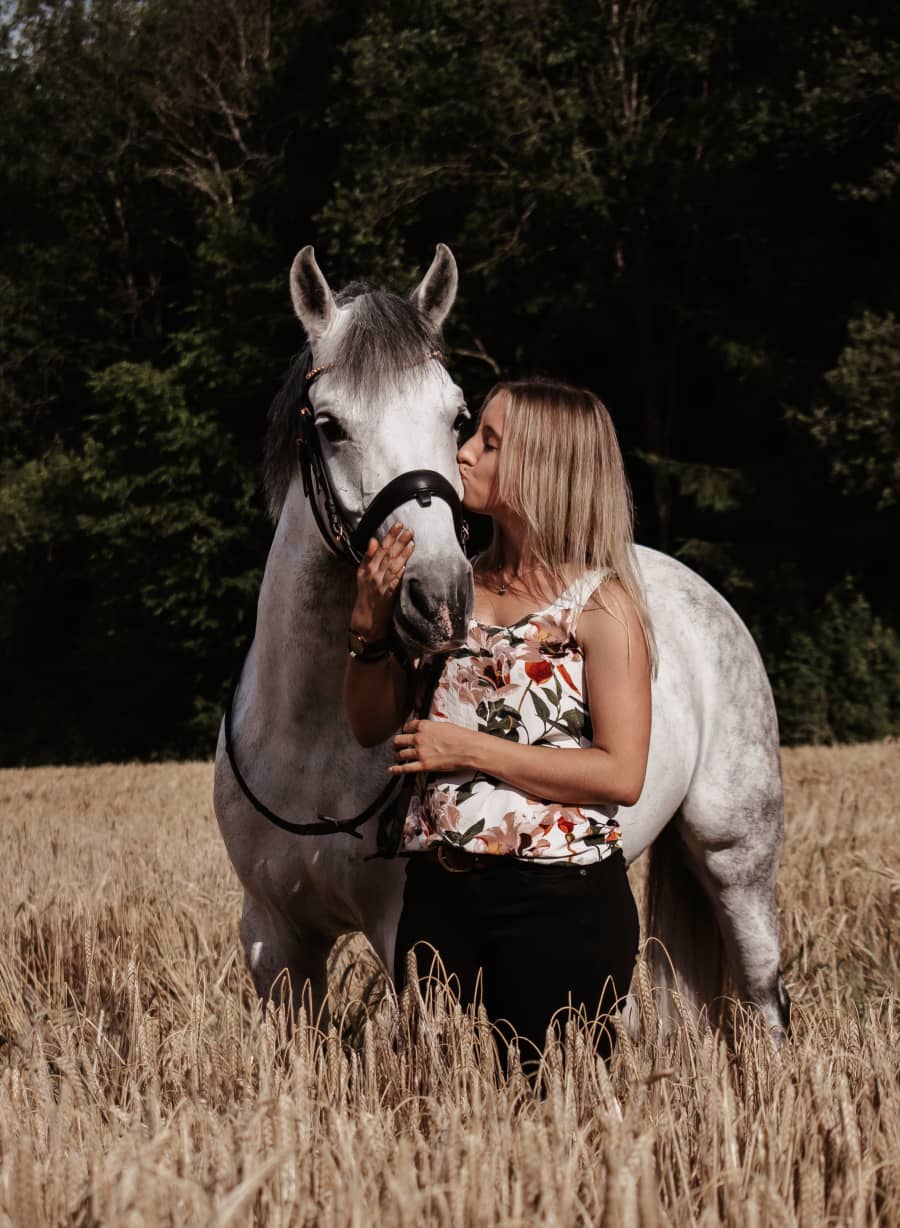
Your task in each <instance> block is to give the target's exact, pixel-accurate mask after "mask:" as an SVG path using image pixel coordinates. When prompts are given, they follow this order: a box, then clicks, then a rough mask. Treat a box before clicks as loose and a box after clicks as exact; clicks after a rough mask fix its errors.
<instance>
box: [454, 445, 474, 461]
mask: <svg viewBox="0 0 900 1228" xmlns="http://www.w3.org/2000/svg"><path fill="white" fill-rule="evenodd" d="M471 446H472V440H471V439H467V440H466V442H465V443H464V444H463V446H462V447H461V448H460V449H459V450H458V451H457V453H456V463H457V465H474V464H475V457H474V456H473V455H472V452H471V450H470V449H471Z"/></svg>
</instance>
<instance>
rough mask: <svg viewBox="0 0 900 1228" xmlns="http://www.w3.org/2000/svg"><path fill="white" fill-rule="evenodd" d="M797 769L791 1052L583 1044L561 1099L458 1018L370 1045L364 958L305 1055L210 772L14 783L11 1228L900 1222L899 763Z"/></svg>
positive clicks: (792, 755) (572, 1052)
mask: <svg viewBox="0 0 900 1228" xmlns="http://www.w3.org/2000/svg"><path fill="white" fill-rule="evenodd" d="M784 762H785V777H786V784H787V797H788V838H787V849H786V856H785V862H784V868H783V873H782V880H781V892H782V895H781V898H782V911H783V924H784V945H785V957H786V964H787V977H788V982H789V987H790V990H791V993H792V995H793V998H794V1004H795V1022H796V1030H795V1035H794V1038H793V1039H792V1041H791V1043H790V1044H789V1045H788V1046H787V1047H786V1048H785V1050H784V1051H783V1052H781V1053H780V1054H779V1053H774V1052H773V1051H772V1050H771V1048H770V1046H769V1043H768V1040H767V1038H766V1037H765V1036H764V1035H762V1034H761V1033H760V1031H759V1030H758V1028H756V1027H755V1026H754V1024H753V1021H752V1020H751V1021H747V1022H746V1024H745V1026H744V1027H742V1028H740V1029H739V1030H738V1041H737V1044H736V1047H735V1049H734V1050H732V1051H729V1050H728V1049H727V1048H726V1046H725V1044H724V1042H723V1041H722V1040H721V1039H717V1038H714V1037H712V1036H710V1035H705V1036H704V1035H699V1036H698V1035H697V1034H696V1032H695V1031H693V1030H692V1029H691V1028H685V1029H683V1030H682V1031H681V1032H680V1033H678V1034H675V1035H670V1036H669V1037H667V1038H666V1039H658V1038H657V1037H656V1035H655V1030H654V1028H653V1026H652V1020H650V1023H649V1025H646V1023H645V1031H644V1034H643V1035H642V1037H641V1038H640V1039H638V1040H637V1041H635V1042H631V1041H628V1040H627V1039H626V1040H625V1043H623V1044H622V1045H621V1047H620V1050H619V1052H618V1054H617V1056H616V1058H615V1060H614V1063H613V1067H612V1070H611V1071H610V1073H609V1075H607V1073H606V1070H605V1068H604V1067H603V1065H602V1064H598V1063H597V1062H596V1061H595V1060H594V1058H593V1055H592V1053H591V1050H590V1046H589V1045H588V1044H586V1043H585V1037H584V1036H583V1035H581V1034H577V1033H574V1032H573V1033H571V1034H570V1036H569V1042H568V1045H567V1049H566V1052H565V1054H563V1053H562V1052H561V1051H560V1049H559V1048H555V1049H552V1050H551V1051H550V1053H549V1055H548V1058H547V1063H546V1069H545V1072H544V1091H545V1094H544V1095H543V1096H541V1095H535V1094H534V1092H533V1091H532V1089H531V1088H530V1086H529V1085H528V1084H527V1082H526V1081H525V1080H524V1079H523V1077H522V1075H521V1073H520V1072H519V1071H517V1070H515V1069H513V1070H511V1071H501V1070H499V1069H497V1065H496V1058H495V1053H494V1049H493V1046H492V1044H491V1042H490V1037H489V1031H488V1028H487V1024H486V1022H485V1020H484V1019H483V1018H482V1019H473V1018H471V1017H460V1016H459V1013H458V1011H457V1010H456V1009H455V1008H454V1006H453V1004H452V1003H448V1002H447V1001H445V1000H444V998H443V997H442V995H441V994H440V993H438V994H437V995H436V997H435V999H434V1001H433V1002H431V1003H430V1004H429V1006H428V1008H427V1009H425V1010H422V1009H420V1005H419V1004H418V1003H416V1002H415V1001H410V1002H409V1003H407V1004H405V1005H404V1006H403V1007H402V1008H401V1009H399V1010H398V1008H397V1007H396V1005H395V1004H393V1003H392V1002H391V1001H390V1000H388V1001H387V1002H386V1003H385V1004H384V1005H383V1006H382V1007H381V1008H380V1010H379V1011H378V1012H377V1013H376V1015H375V1016H374V1017H373V1018H372V1019H371V1020H370V1021H369V1022H368V1023H367V1024H361V1023H360V1014H359V1012H358V1011H355V1010H354V1005H353V1003H352V1002H348V1001H347V1000H346V994H347V989H348V987H351V988H353V987H355V991H357V992H361V991H363V990H365V989H367V988H370V989H371V987H372V986H373V984H375V983H376V982H375V975H376V970H375V969H374V966H373V965H372V963H371V958H370V957H369V956H368V955H367V953H366V951H365V948H364V947H363V946H362V945H361V944H360V943H359V942H358V941H356V940H354V941H352V942H351V943H349V944H347V943H345V944H343V948H342V950H341V951H340V952H339V953H338V956H337V958H336V960H335V967H334V977H333V990H334V991H335V996H336V997H337V998H338V999H340V998H341V996H342V992H343V998H344V1000H343V1002H341V1001H338V1003H337V1007H338V1012H339V1013H340V1011H341V1009H342V1007H343V1008H346V1015H345V1018H346V1022H347V1025H348V1026H347V1027H346V1028H345V1032H344V1035H343V1038H342V1036H341V1034H340V1033H339V1031H338V1030H337V1029H336V1028H333V1029H332V1030H331V1032H330V1033H329V1034H328V1036H327V1037H325V1038H322V1037H320V1036H317V1035H316V1034H315V1033H313V1032H312V1031H311V1030H310V1029H307V1028H305V1027H303V1026H301V1027H300V1028H299V1029H298V1031H297V1033H296V1035H295V1037H294V1039H293V1040H288V1039H287V1037H286V1035H285V1032H284V1026H283V1019H281V1018H279V1017H278V1016H276V1015H274V1014H272V1013H269V1014H268V1015H266V1014H264V1013H262V1012H261V1011H260V1009H259V1007H258V1005H257V1004H256V1003H255V1001H254V999H253V995H252V991H251V989H250V986H249V982H248V978H247V975H246V972H245V970H244V967H243V963H242V959H241V958H240V956H239V953H238V948H237V920H238V913H239V905H240V900H239V892H238V889H237V886H236V883H235V880H234V878H233V875H232V873H231V871H230V868H229V865H228V863H227V860H226V857H225V854H224V850H223V848H222V845H221V843H220V841H219V838H218V834H217V831H216V828H215V824H214V822H213V820H212V818H211V816H210V813H209V803H208V795H209V789H210V779H211V768H210V766H209V765H208V764H188V765H180V766H166V765H161V766H142V767H140V766H124V767H103V768H93V769H42V770H34V771H22V772H17V771H6V772H2V773H0V814H2V819H3V838H4V844H3V847H4V852H5V856H4V859H3V865H2V869H0V883H2V887H0V889H2V903H0V909H2V938H0V1033H2V1036H0V1226H4V1228H5V1226H6V1225H9V1224H14V1225H16V1226H19V1225H22V1226H23V1228H24V1226H30V1225H57V1224H73V1225H84V1226H85V1228H87V1226H88V1225H101V1224H102V1225H112V1224H115V1225H135V1226H137V1225H155V1224H173V1225H186V1224H211V1225H219V1224H221V1225H224V1224H266V1225H287V1224H292V1225H301V1224H310V1225H312V1224H316V1225H337V1224H341V1225H344V1224H346V1225H359V1226H360V1228H363V1226H365V1228H368V1225H369V1224H371V1223H372V1222H373V1221H375V1220H376V1219H377V1221H378V1222H379V1223H380V1225H383V1226H384V1228H388V1226H393V1225H410V1226H413V1225H415V1226H418V1225H422V1224H442V1225H443V1224H446V1225H482V1224H484V1225H488V1224H498V1225H499V1224H502V1225H507V1226H508V1228H511V1226H512V1225H526V1224H527V1225H532V1224H540V1225H559V1226H560V1228H570V1226H571V1225H575V1224H585V1225H588V1224H589V1225H594V1224H615V1225H620V1224H621V1225H631V1224H641V1225H642V1228H643V1226H646V1228H652V1225H655V1224H657V1223H659V1224H663V1223H671V1224H697V1225H700V1226H701V1228H708V1226H710V1225H717V1224H720V1223H722V1224H729V1225H738V1224H740V1225H744V1224H746V1225H749V1226H750V1228H753V1226H754V1225H760V1226H761V1228H762V1226H767V1225H769V1224H774V1225H782V1224H784V1225H793V1224H797V1225H802V1226H803V1228H808V1226H809V1225H818V1224H820V1223H832V1224H853V1225H857V1224H858V1225H864V1224H875V1223H883V1224H889V1223H895V1222H897V1221H898V1219H900V1212H898V1208H900V1095H898V1089H897V1074H898V1063H897V1052H898V1028H897V1018H896V1009H895V1008H896V997H895V993H896V987H897V970H898V955H897V935H896V932H895V930H894V929H893V928H892V927H894V926H895V921H894V912H893V909H894V905H895V903H896V895H897V891H898V887H900V876H898V871H897V867H896V858H895V856H894V853H895V850H896V847H897V840H896V835H895V824H896V799H897V798H898V796H900V788H898V785H900V744H898V743H896V742H890V743H882V744H879V745H875V746H865V747H856V748H838V749H834V750H797V751H790V752H787V753H786V754H785V757H784ZM342 987H343V989H342ZM640 990H641V996H642V998H643V999H644V1000H645V1002H646V1001H648V1000H649V998H650V994H651V991H650V987H649V986H648V985H647V984H646V983H644V984H643V985H641V986H640ZM348 1034H349V1035H350V1037H351V1041H352V1043H347V1036H348Z"/></svg>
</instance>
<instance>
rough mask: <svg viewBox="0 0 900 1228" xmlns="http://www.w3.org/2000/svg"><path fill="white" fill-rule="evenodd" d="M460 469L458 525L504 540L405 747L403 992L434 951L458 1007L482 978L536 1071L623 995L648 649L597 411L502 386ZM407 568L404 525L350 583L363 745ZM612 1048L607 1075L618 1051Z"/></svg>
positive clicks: (606, 435) (611, 450)
mask: <svg viewBox="0 0 900 1228" xmlns="http://www.w3.org/2000/svg"><path fill="white" fill-rule="evenodd" d="M458 461H459V469H460V477H461V479H462V484H463V489H464V499H463V502H464V505H465V507H466V508H468V509H470V510H471V511H473V512H482V513H486V514H487V515H489V516H490V517H492V519H493V522H494V533H493V540H492V542H491V545H490V547H489V548H488V549H487V551H486V552H485V553H484V554H482V555H480V556H479V557H478V558H477V559H476V560H475V561H474V576H475V606H474V617H473V620H472V622H471V624H470V627H469V635H468V638H467V640H466V642H465V644H464V645H463V647H462V648H460V649H458V650H456V651H454V652H451V653H449V654H447V655H446V657H444V658H443V661H442V662H438V663H437V664H438V667H439V668H440V670H441V672H440V677H439V681H438V683H437V686H436V689H435V690H434V694H433V698H432V700H431V703H430V707H429V718H428V719H427V720H419V719H414V720H407V722H406V724H405V725H403V729H402V732H401V733H399V734H397V735H396V736H395V737H394V747H395V755H396V763H395V765H394V766H393V767H392V769H391V770H392V771H393V772H395V773H397V774H400V775H403V774H407V773H419V774H421V775H420V776H419V778H418V782H417V788H416V791H415V794H414V796H413V798H412V801H411V804H410V807H409V812H408V814H407V817H406V823H405V828H404V833H403V840H402V846H401V853H402V854H403V855H406V856H408V858H409V862H408V867H407V881H406V890H405V893H404V899H403V911H402V914H401V918H400V924H399V930H398V935H397V954H396V976H397V984H398V987H399V986H401V985H402V983H403V979H404V975H405V970H406V964H407V952H408V951H409V950H410V949H411V948H413V947H415V949H416V960H417V966H418V969H419V975H420V976H426V975H428V973H429V970H430V967H431V963H432V958H433V954H432V951H431V948H436V949H437V950H438V951H439V953H440V956H441V959H442V961H443V964H444V966H445V968H446V969H447V972H448V973H449V974H451V976H452V977H454V978H456V981H457V982H458V988H459V992H460V997H461V999H462V1001H463V1002H464V1003H468V1002H470V1001H471V1000H472V998H473V996H474V994H475V991H476V982H477V980H478V979H479V975H480V978H481V991H482V994H483V998H484V1003H485V1007H486V1009H487V1012H488V1015H489V1016H490V1017H491V1018H492V1019H493V1020H495V1021H497V1022H502V1023H503V1024H504V1026H506V1027H507V1028H509V1029H511V1030H512V1031H513V1032H514V1033H515V1034H517V1035H518V1036H519V1038H520V1040H527V1041H529V1042H531V1044H532V1045H533V1046H534V1047H535V1048H536V1049H537V1051H538V1052H540V1050H541V1049H542V1047H543V1043H544V1039H545V1034H546V1029H547V1026H548V1024H550V1022H551V1020H552V1018H553V1016H554V1014H555V1013H556V1012H557V1011H558V1010H559V1009H560V1008H563V1007H566V1006H568V1005H571V1006H572V1007H575V1008H582V1009H584V1010H585V1011H586V1013H587V1015H588V1017H590V1018H593V1017H594V1015H595V1014H596V1013H597V1011H598V1010H599V1011H601V1012H603V1011H607V1010H609V1009H610V1007H611V1006H612V1005H613V1003H614V1002H615V1000H616V998H617V997H619V996H621V995H622V994H624V993H626V992H627V990H628V985H629V982H630V979H631V973H632V970H633V967H634V961H635V957H636V952H637V944H638V919H637V910H636V908H635V903H634V898H633V896H632V894H631V889H630V887H629V885H628V879H627V876H626V870H625V862H624V858H623V856H622V852H621V849H620V847H619V837H620V832H621V827H620V823H621V822H627V816H622V817H621V818H620V811H619V808H620V807H622V806H631V805H633V804H634V803H635V802H636V801H637V800H638V798H639V796H640V793H641V788H642V786H643V781H644V773H645V770H646V765H647V751H648V746H649V740H650V677H651V671H652V669H653V667H654V644H653V635H652V630H651V627H650V623H649V618H648V615H647V611H646V607H645V605H644V601H643V597H642V595H641V592H640V588H639V586H638V583H637V579H636V576H635V571H634V565H633V561H632V552H631V542H632V536H631V534H632V515H631V496H630V491H629V488H628V483H627V479H626V477H625V472H624V468H623V465H622V458H621V453H620V451H619V447H618V443H617V440H616V436H615V431H614V428H613V425H612V422H611V420H610V417H609V414H608V413H607V411H606V409H605V407H604V406H603V405H602V403H601V402H600V401H599V400H598V399H597V398H596V397H595V396H593V394H591V393H590V392H588V391H586V390H584V389H577V388H571V387H568V386H566V385H563V384H555V383H549V382H545V381H537V380H534V381H520V382H515V383H503V384H498V385H497V386H496V387H495V388H494V389H493V390H492V392H491V393H490V394H489V395H488V397H487V400H486V402H485V405H484V409H483V411H482V414H481V417H480V419H479V423H478V429H477V431H476V432H475V434H474V435H473V437H472V438H471V439H469V440H468V442H466V443H465V444H464V445H463V446H462V447H461V448H460V450H459V454H458ZM413 548H414V542H413V537H412V533H411V531H410V530H404V529H403V528H402V526H401V525H399V524H395V525H394V526H393V527H392V528H391V530H390V531H389V532H388V533H387V534H386V535H385V538H384V540H383V541H382V543H381V544H380V545H379V544H378V543H377V542H376V541H375V540H374V539H373V540H372V541H370V543H369V548H368V550H367V552H366V556H365V558H364V559H363V562H362V565H361V566H360V568H359V572H358V575H357V580H358V594H357V600H356V604H355V607H354V610H353V614H352V618H351V630H352V631H353V632H354V633H356V635H357V637H358V641H357V644H358V645H361V647H359V649H358V651H357V653H356V655H355V656H351V660H350V663H349V664H348V668H347V676H346V686H345V703H346V709H347V713H348V718H349V721H350V725H351V728H352V729H353V732H354V734H355V736H356V737H357V738H358V740H359V741H360V742H361V743H362V744H363V745H374V744H377V743H378V742H380V741H383V740H384V739H385V738H387V737H388V736H389V735H390V733H391V732H392V731H394V730H395V729H397V728H398V727H399V726H400V724H401V722H402V721H403V719H404V717H405V716H406V715H407V714H408V712H409V710H410V706H411V704H410V695H411V691H410V687H409V682H410V678H409V677H408V675H407V673H406V672H405V670H404V669H403V668H402V667H401V666H400V665H399V664H398V662H397V661H396V660H395V659H394V657H393V656H392V655H391V654H390V653H389V652H388V650H387V634H388V628H389V626H390V620H391V613H392V607H393V602H394V600H395V598H396V593H397V589H398V587H399V584H400V580H401V578H402V575H403V571H404V568H405V566H406V562H407V560H408V559H409V557H410V555H411V554H412V551H413ZM418 668H419V674H420V676H421V675H423V674H424V673H425V670H424V669H423V667H422V665H420V666H419V667H418ZM416 944H422V945H418V946H416ZM426 944H427V945H426ZM598 1043H599V1047H600V1049H601V1051H602V1052H604V1054H605V1055H608V1053H609V1051H610V1049H611V1038H610V1036H609V1033H608V1032H606V1030H604V1031H603V1032H602V1033H601V1034H600V1036H599V1040H598Z"/></svg>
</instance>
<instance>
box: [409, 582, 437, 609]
mask: <svg viewBox="0 0 900 1228" xmlns="http://www.w3.org/2000/svg"><path fill="white" fill-rule="evenodd" d="M406 591H407V592H408V593H409V599H410V601H411V602H412V604H413V605H414V606H415V608H416V610H417V611H418V612H419V614H421V615H422V617H423V618H431V602H430V601H429V600H428V596H427V594H426V592H425V589H424V588H423V587H422V584H421V582H420V581H419V580H413V579H409V580H407V582H406Z"/></svg>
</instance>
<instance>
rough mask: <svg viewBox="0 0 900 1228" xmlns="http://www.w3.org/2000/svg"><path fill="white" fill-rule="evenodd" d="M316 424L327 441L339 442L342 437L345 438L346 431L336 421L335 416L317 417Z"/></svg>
mask: <svg viewBox="0 0 900 1228" xmlns="http://www.w3.org/2000/svg"><path fill="white" fill-rule="evenodd" d="M316 426H317V427H318V428H319V430H320V431H321V432H322V434H323V435H324V436H325V438H326V439H327V440H328V442H329V443H340V442H341V440H342V439H346V438H347V432H346V431H345V430H344V428H343V427H342V426H341V424H340V422H338V420H337V418H319V419H318V420H317V421H316Z"/></svg>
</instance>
